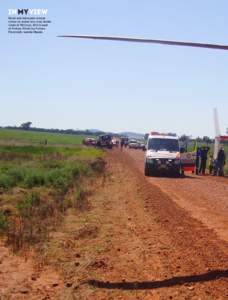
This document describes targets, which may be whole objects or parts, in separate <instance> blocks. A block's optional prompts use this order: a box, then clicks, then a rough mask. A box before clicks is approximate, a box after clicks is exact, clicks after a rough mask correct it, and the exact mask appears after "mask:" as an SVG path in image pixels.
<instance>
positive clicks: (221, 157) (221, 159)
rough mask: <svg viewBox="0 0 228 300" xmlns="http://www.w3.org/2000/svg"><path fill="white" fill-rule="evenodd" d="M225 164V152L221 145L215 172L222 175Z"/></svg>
mask: <svg viewBox="0 0 228 300" xmlns="http://www.w3.org/2000/svg"><path fill="white" fill-rule="evenodd" d="M225 164H226V154H225V151H224V148H223V147H221V148H220V150H219V152H218V156H217V172H218V175H219V176H224V166H225Z"/></svg>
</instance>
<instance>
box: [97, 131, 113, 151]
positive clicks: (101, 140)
mask: <svg viewBox="0 0 228 300" xmlns="http://www.w3.org/2000/svg"><path fill="white" fill-rule="evenodd" d="M97 146H98V147H102V148H108V149H112V146H113V144H112V136H111V135H110V134H102V135H100V136H99V137H98V141H97Z"/></svg>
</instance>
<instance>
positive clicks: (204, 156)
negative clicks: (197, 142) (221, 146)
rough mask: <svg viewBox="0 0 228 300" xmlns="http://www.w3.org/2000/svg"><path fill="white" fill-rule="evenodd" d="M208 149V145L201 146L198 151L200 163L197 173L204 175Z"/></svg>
mask: <svg viewBox="0 0 228 300" xmlns="http://www.w3.org/2000/svg"><path fill="white" fill-rule="evenodd" d="M208 151H209V147H202V148H201V151H200V157H201V164H200V170H199V173H202V175H205V171H206V166H207V153H208Z"/></svg>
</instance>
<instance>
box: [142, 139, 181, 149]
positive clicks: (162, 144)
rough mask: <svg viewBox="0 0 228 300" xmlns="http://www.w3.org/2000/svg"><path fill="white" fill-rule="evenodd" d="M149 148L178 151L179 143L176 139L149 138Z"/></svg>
mask: <svg viewBox="0 0 228 300" xmlns="http://www.w3.org/2000/svg"><path fill="white" fill-rule="evenodd" d="M148 150H153V151H169V152H178V151H179V143H178V140H175V139H159V138H158V139H157V138H156V139H149V141H148Z"/></svg>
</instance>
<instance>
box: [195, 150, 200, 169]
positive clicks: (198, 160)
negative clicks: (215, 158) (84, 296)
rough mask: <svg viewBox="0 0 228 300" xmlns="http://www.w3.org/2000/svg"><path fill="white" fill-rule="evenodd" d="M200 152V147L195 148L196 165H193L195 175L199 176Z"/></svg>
mask: <svg viewBox="0 0 228 300" xmlns="http://www.w3.org/2000/svg"><path fill="white" fill-rule="evenodd" d="M200 152H201V149H200V147H197V150H196V165H195V173H196V175H199V164H200Z"/></svg>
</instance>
